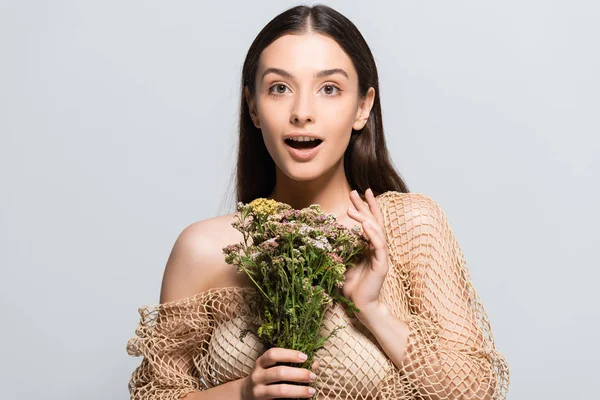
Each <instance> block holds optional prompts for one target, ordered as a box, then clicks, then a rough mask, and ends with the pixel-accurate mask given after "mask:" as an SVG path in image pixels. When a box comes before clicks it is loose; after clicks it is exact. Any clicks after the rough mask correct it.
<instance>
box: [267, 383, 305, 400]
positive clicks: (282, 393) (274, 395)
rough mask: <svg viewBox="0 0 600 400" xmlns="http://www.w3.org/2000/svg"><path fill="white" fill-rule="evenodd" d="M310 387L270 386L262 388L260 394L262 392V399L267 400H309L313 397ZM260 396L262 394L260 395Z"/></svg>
mask: <svg viewBox="0 0 600 400" xmlns="http://www.w3.org/2000/svg"><path fill="white" fill-rule="evenodd" d="M311 389H313V390H314V388H311V387H310V386H300V385H288V384H285V383H283V384H281V385H270V386H262V387H261V390H260V391H261V392H262V391H263V390H264V397H265V398H267V399H281V398H298V397H299V398H307V399H308V398H311V397H313V394H314V392H312V393H311V392H310V390H311ZM261 395H262V393H261Z"/></svg>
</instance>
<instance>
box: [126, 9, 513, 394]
mask: <svg viewBox="0 0 600 400" xmlns="http://www.w3.org/2000/svg"><path fill="white" fill-rule="evenodd" d="M258 197H267V198H270V199H274V200H277V201H281V202H285V203H288V204H290V205H291V206H292V207H294V208H296V209H301V208H303V207H307V206H309V205H310V204H313V203H318V204H320V205H321V207H322V209H323V211H324V212H325V213H328V214H330V213H333V214H335V215H336V217H337V220H338V221H339V222H341V223H342V224H344V225H346V226H348V227H349V228H351V227H353V226H355V225H359V226H360V227H361V228H362V230H363V231H364V234H365V236H366V237H367V238H368V239H369V243H370V244H369V246H370V247H369V251H368V256H367V257H366V258H365V261H364V262H363V263H361V264H359V265H357V266H355V267H354V268H351V269H349V270H348V272H347V273H346V280H345V284H344V287H343V294H344V295H345V296H346V297H348V298H349V299H350V300H352V301H353V302H354V304H355V305H356V306H357V307H358V308H359V309H361V312H360V313H358V314H356V315H348V313H347V312H346V311H345V310H344V309H343V308H342V307H341V306H339V305H338V306H336V307H333V308H332V309H330V310H329V311H328V314H326V318H325V320H324V321H325V322H324V324H325V328H326V329H331V328H332V327H333V326H335V325H340V324H345V325H346V328H345V329H344V330H342V331H340V332H341V334H339V335H336V336H334V337H333V338H331V339H330V341H329V342H328V343H327V344H326V348H325V349H322V351H321V350H319V351H318V352H317V354H316V355H317V361H316V362H315V363H314V364H313V368H312V369H313V371H314V372H318V375H316V380H315V377H314V375H313V378H311V371H309V370H307V369H303V368H293V367H288V366H282V365H279V366H276V367H274V365H275V363H277V362H296V363H298V362H301V361H302V359H300V358H299V356H300V354H299V352H297V351H294V350H291V349H283V348H273V349H269V350H268V351H264V348H262V347H261V345H260V343H259V342H258V341H257V340H255V339H256V338H253V337H252V336H247V337H246V338H244V340H241V338H239V337H238V335H239V332H240V331H241V329H243V328H244V326H243V319H242V318H240V315H241V313H242V311H243V310H244V301H243V297H242V294H243V293H245V292H246V291H248V290H251V287H252V285H251V283H250V282H248V281H247V280H245V279H244V276H245V274H239V273H238V272H237V270H236V269H235V268H231V266H230V265H228V264H226V263H225V261H224V258H223V254H222V252H221V249H223V248H224V247H225V246H227V245H228V244H232V243H239V242H241V241H242V237H241V234H240V233H239V232H238V231H236V230H235V229H233V227H232V226H231V223H232V222H233V220H234V215H235V214H237V213H232V214H229V215H225V216H219V217H215V218H210V219H207V220H204V221H200V222H196V223H194V224H192V225H190V226H188V227H187V228H186V229H185V230H184V231H183V232H182V233H181V235H180V236H179V237H178V239H177V241H176V243H175V245H174V247H173V251H172V253H171V255H170V257H169V260H168V263H167V266H166V268H165V275H164V277H163V285H162V289H161V300H160V303H161V304H159V305H158V306H156V307H144V308H142V309H140V314H141V315H142V319H141V322H140V326H139V327H138V329H137V330H136V334H137V336H136V337H134V338H132V339H131V340H130V341H129V343H128V349H127V350H128V352H129V354H131V355H135V356H140V355H143V356H144V359H143V360H142V363H141V365H140V366H139V367H138V368H137V369H136V370H135V371H134V373H133V375H132V377H131V380H130V382H129V389H130V393H131V398H132V399H180V398H184V399H188V400H191V399H216V398H227V399H244V400H254V399H261V400H262V399H273V398H282V397H288V398H309V397H312V396H313V394H312V393H310V392H309V387H308V386H306V385H300V384H299V385H292V384H282V383H278V382H281V381H294V382H298V383H306V382H311V381H313V380H314V383H313V386H315V387H316V388H317V389H318V393H317V395H316V396H317V398H323V399H325V398H350V399H366V398H372V399H376V398H377V399H379V398H381V399H421V398H423V399H500V398H505V396H506V392H507V390H508V383H509V370H508V365H507V363H506V360H505V358H504V357H503V356H502V355H501V354H500V353H499V352H498V351H497V350H496V349H495V345H494V341H493V337H492V334H491V328H490V325H489V322H488V320H487V316H486V314H485V310H484V309H483V306H482V304H481V302H480V300H479V298H478V296H477V293H476V291H475V289H474V288H473V286H472V284H471V281H470V277H469V272H468V269H467V265H466V262H465V259H464V256H463V254H462V252H461V250H460V247H459V245H458V243H457V241H456V239H455V237H454V235H453V234H452V231H451V229H450V227H449V224H448V221H447V219H446V216H445V214H444V212H443V211H442V210H441V208H440V207H439V205H438V204H437V203H436V202H435V201H433V200H432V199H431V198H429V197H427V196H425V195H423V194H414V193H409V191H408V188H407V186H406V185H405V183H404V182H403V180H402V179H401V178H400V177H399V175H398V174H397V173H396V172H395V171H394V168H393V167H392V165H391V163H390V160H389V156H388V151H387V148H386V144H385V138H384V134H383V126H382V120H381V106H380V102H379V85H378V77H377V69H376V66H375V62H374V59H373V56H372V54H371V52H370V50H369V47H368V46H367V44H366V42H365V41H364V39H363V37H362V36H361V34H360V33H359V31H358V30H357V28H356V27H355V26H354V25H353V24H352V23H351V22H350V21H349V20H348V19H347V18H345V17H344V16H343V15H341V14H340V13H338V12H336V11H335V10H333V9H331V8H329V7H327V6H324V5H316V6H313V7H308V6H298V7H294V8H291V9H289V10H287V11H285V12H283V13H282V14H280V15H278V16H277V17H275V18H274V19H273V20H272V21H271V22H269V23H268V24H267V26H265V28H264V29H263V30H262V31H261V32H260V33H259V34H258V36H257V38H256V39H255V40H254V42H253V43H252V45H251V47H250V49H249V51H248V54H247V56H246V60H245V62H244V67H243V72H242V96H241V110H240V136H239V154H238V165H237V199H238V201H242V202H245V203H247V202H250V201H252V200H254V199H256V198H258Z"/></svg>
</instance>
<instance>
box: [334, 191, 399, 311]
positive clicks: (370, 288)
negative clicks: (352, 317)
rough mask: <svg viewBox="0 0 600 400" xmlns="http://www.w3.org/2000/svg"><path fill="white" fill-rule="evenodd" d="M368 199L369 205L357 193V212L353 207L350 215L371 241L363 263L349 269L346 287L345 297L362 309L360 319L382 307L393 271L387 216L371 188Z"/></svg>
mask: <svg viewBox="0 0 600 400" xmlns="http://www.w3.org/2000/svg"><path fill="white" fill-rule="evenodd" d="M365 197H366V199H367V204H365V203H364V202H363V200H362V199H361V198H360V196H359V195H358V192H356V191H355V190H353V191H352V192H351V193H350V199H351V200H352V203H353V204H354V207H355V208H356V209H353V208H349V209H348V210H347V213H348V215H349V216H350V217H351V218H353V219H355V220H356V221H358V222H360V223H361V224H362V227H363V232H364V234H365V237H366V238H367V239H368V241H369V246H368V249H367V254H366V257H365V258H364V260H363V261H361V262H360V263H358V264H355V265H354V266H352V267H350V268H348V269H347V270H346V273H345V283H344V286H343V288H342V293H343V295H344V296H345V297H346V298H348V299H349V300H351V301H352V302H353V303H354V305H355V306H356V307H358V308H359V309H360V312H359V313H357V314H356V317H357V318H358V319H359V320H360V319H361V317H364V316H366V315H368V313H369V312H370V311H371V312H372V311H373V310H376V309H377V308H379V306H380V305H381V304H380V302H379V293H380V291H381V287H382V285H383V281H384V280H385V277H386V275H387V273H388V270H389V266H388V247H387V239H386V234H385V229H384V223H383V215H381V211H380V210H379V207H378V206H377V201H376V200H375V196H374V195H373V191H371V189H367V191H366V192H365Z"/></svg>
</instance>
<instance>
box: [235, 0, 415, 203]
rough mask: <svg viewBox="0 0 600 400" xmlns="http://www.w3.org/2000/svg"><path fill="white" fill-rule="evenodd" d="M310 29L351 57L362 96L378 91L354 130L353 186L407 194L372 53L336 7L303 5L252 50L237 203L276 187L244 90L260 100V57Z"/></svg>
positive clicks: (347, 164)
mask: <svg viewBox="0 0 600 400" xmlns="http://www.w3.org/2000/svg"><path fill="white" fill-rule="evenodd" d="M309 31H313V32H318V33H320V34H324V35H327V36H329V37H331V38H332V39H333V40H335V41H336V42H337V43H338V44H339V45H340V47H341V48H342V49H343V50H344V51H345V52H346V53H347V54H348V55H349V56H350V59H351V60H352V63H353V65H354V68H356V71H357V73H358V91H359V95H360V96H361V98H364V96H365V95H366V93H367V90H368V89H369V87H370V86H372V87H373V88H374V89H375V99H374V103H373V107H372V108H371V113H370V114H369V118H368V120H367V124H366V125H365V126H364V128H362V129H361V130H360V131H355V130H354V129H353V130H352V136H351V139H350V143H349V144H348V148H347V149H346V152H345V154H344V169H345V172H346V178H347V179H348V182H349V184H350V186H351V187H352V189H356V190H357V191H358V193H359V194H361V195H362V194H363V193H364V191H365V190H366V189H367V188H371V190H372V191H373V193H374V194H375V195H376V196H377V195H379V194H381V193H384V192H386V191H389V190H394V191H398V192H403V193H408V192H409V190H408V187H407V186H406V184H405V183H404V181H403V180H402V178H400V176H399V174H398V173H397V172H396V171H395V169H394V167H393V165H392V162H391V160H390V157H389V153H388V150H387V147H386V144H385V137H384V134H383V124H382V120H381V104H380V101H379V78H378V76H377V68H376V66H375V60H374V58H373V55H372V53H371V50H370V49H369V46H368V45H367V43H366V41H365V39H364V38H363V37H362V35H361V34H360V32H359V31H358V29H357V28H356V26H355V25H354V24H353V23H352V22H351V21H350V20H349V19H348V18H346V17H344V16H343V15H342V14H340V13H339V12H337V11H335V10H334V9H332V8H331V7H328V6H326V5H322V4H317V5H313V6H312V7H311V6H306V5H299V6H296V7H293V8H290V9H288V10H286V11H284V12H282V13H281V14H279V15H278V16H276V17H275V18H273V19H272V20H271V21H270V22H269V23H268V24H267V25H266V26H265V27H264V28H263V29H262V30H261V31H260V33H259V34H258V36H256V38H255V39H254V42H252V45H251V46H250V49H249V50H248V54H247V55H246V59H245V60H244V66H243V69H242V82H241V83H242V84H241V96H240V118H239V144H238V156H237V171H236V173H237V182H236V188H237V190H236V195H237V199H236V202H239V201H241V202H244V203H248V202H250V201H252V200H254V199H256V198H258V197H268V196H269V195H270V194H271V192H272V191H273V189H274V187H275V162H274V161H273V159H272V158H271V155H270V154H269V152H268V151H267V148H266V146H265V143H264V140H263V139H262V134H261V131H260V129H259V128H256V127H255V126H254V124H253V123H252V119H251V118H250V111H249V108H248V103H247V102H246V100H245V97H244V87H246V86H247V87H248V89H249V92H250V95H251V96H255V93H256V72H257V68H258V59H259V57H260V54H261V53H262V51H263V50H264V49H265V47H267V46H268V45H269V44H271V43H272V42H273V41H275V40H276V39H277V38H279V37H281V36H283V35H285V34H288V33H292V34H302V33H306V32H309Z"/></svg>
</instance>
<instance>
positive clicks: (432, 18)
mask: <svg viewBox="0 0 600 400" xmlns="http://www.w3.org/2000/svg"><path fill="white" fill-rule="evenodd" d="M296 4H299V3H297V2H290V1H268V2H266V1H265V2H252V3H250V2H243V1H237V2H231V1H220V2H199V1H177V2H166V1H165V2H159V1H137V2H136V1H101V2H100V1H96V2H84V1H79V2H77V1H53V2H43V1H37V2H35V1H0V50H1V53H0V57H1V58H0V163H1V170H0V171H1V172H0V173H1V175H0V177H1V186H0V190H1V197H0V198H1V207H0V218H1V220H0V246H1V247H0V267H1V273H2V275H1V278H0V285H1V294H0V302H1V303H0V304H1V307H2V329H0V335H1V337H0V351H1V356H0V390H1V391H2V395H1V397H2V398H6V399H12V398H21V399H38V398H44V399H66V398H69V399H81V398H86V399H109V398H110V399H117V398H118V399H126V398H128V392H127V382H128V379H129V377H130V374H131V372H132V371H133V369H134V368H135V367H136V366H137V365H139V363H140V362H141V358H134V357H130V356H128V355H127V353H126V351H125V346H126V342H127V339H128V338H129V337H131V336H132V335H133V334H134V329H135V327H136V325H137V322H138V317H139V315H138V313H137V308H138V307H140V306H142V305H145V304H156V303H158V301H159V292H160V283H161V279H162V273H163V270H164V266H165V263H166V260H167V257H168V255H169V252H170V250H171V247H172V245H173V243H174V241H175V239H176V238H177V236H178V234H179V233H180V232H181V231H182V230H183V229H184V228H185V227H186V226H188V225H189V224H191V223H193V222H195V221H198V220H201V219H205V218H209V217H211V216H215V215H218V214H224V213H228V212H231V211H232V209H233V204H234V203H233V200H232V199H233V197H232V196H230V193H231V190H232V189H233V186H232V185H231V176H232V175H231V174H232V171H233V168H234V161H235V152H234V150H235V147H236V145H237V143H236V134H237V132H236V124H237V111H238V102H239V99H238V96H239V79H240V73H241V64H242V62H243V57H244V55H245V53H246V51H247V49H248V47H249V45H250V43H251V41H252V40H253V38H254V37H255V35H256V34H257V33H258V31H259V30H260V29H261V28H262V27H263V26H264V25H265V24H266V23H267V22H268V21H269V20H270V19H271V18H273V17H274V16H275V15H277V14H278V13H280V12H282V11H283V10H284V9H286V8H288V7H289V6H293V5H296ZM309 4H313V2H309ZM326 4H328V5H330V6H332V7H334V8H336V9H337V10H339V11H340V12H342V13H343V14H344V15H346V16H347V17H348V18H350V19H351V20H352V21H353V22H354V23H355V24H356V25H357V26H358V28H359V29H360V30H361V32H362V33H363V35H364V36H365V38H366V40H367V42H368V43H369V45H370V46H371V49H372V51H373V53H374V55H375V57H376V61H377V65H378V68H379V74H380V78H381V82H380V84H381V98H382V104H383V116H384V125H385V129H386V135H387V140H388V144H389V149H390V151H391V153H392V156H393V160H394V163H395V165H396V167H397V168H398V170H399V171H400V173H401V174H402V176H403V177H404V178H405V179H406V181H407V183H408V185H409V188H410V189H411V191H413V192H420V193H425V194H427V195H429V196H430V197H432V198H433V199H434V200H436V201H437V202H438V203H439V204H440V205H441V206H442V208H443V209H444V210H445V212H446V214H447V216H448V218H449V220H450V223H451V225H452V227H453V230H454V232H455V234H456V236H457V237H458V240H459V242H460V244H461V246H462V248H463V250H464V252H465V254H466V257H467V261H468V263H469V266H470V271H471V275H472V278H473V281H474V284H475V287H476V289H477V291H478V293H479V295H480V297H481V298H482V300H483V303H484V306H485V308H486V310H487V312H488V316H489V318H490V321H491V324H492V329H493V333H494V336H495V338H496V345H497V347H498V349H499V350H500V351H501V352H502V353H503V354H505V355H506V357H507V359H508V361H509V365H510V368H511V385H510V392H509V398H510V399H512V400H517V399H563V398H569V399H588V398H592V397H594V396H595V395H596V394H597V385H595V380H596V379H597V374H598V372H600V371H599V369H598V358H599V356H600V354H599V351H598V347H597V345H596V344H597V337H598V330H599V327H600V325H599V323H598V317H599V315H598V314H599V312H598V308H597V304H598V294H597V292H598V290H597V285H598V278H599V277H600V276H599V274H598V267H599V266H600V265H599V262H598V259H597V252H595V251H593V246H594V245H598V242H599V240H598V223H599V222H600V218H599V212H598V204H599V203H600V192H599V189H598V183H599V181H600V180H599V169H600V168H599V150H600V141H599V139H598V134H599V133H600V129H599V128H600V123H599V121H598V111H599V109H600V101H599V95H598V93H600V78H599V77H598V71H599V70H600V56H599V52H598V38H599V37H600V27H599V25H598V24H597V22H598V20H599V19H600V8H599V6H598V5H597V3H594V2H592V1H589V2H584V1H562V2H558V1H532V0H526V1H524V0H519V1H515V0H511V1H502V2H500V1H497V2H480V1H453V2H443V1H421V2H417V1H401V2H392V1H369V2H365V1H352V2H350V1H329V2H326Z"/></svg>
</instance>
